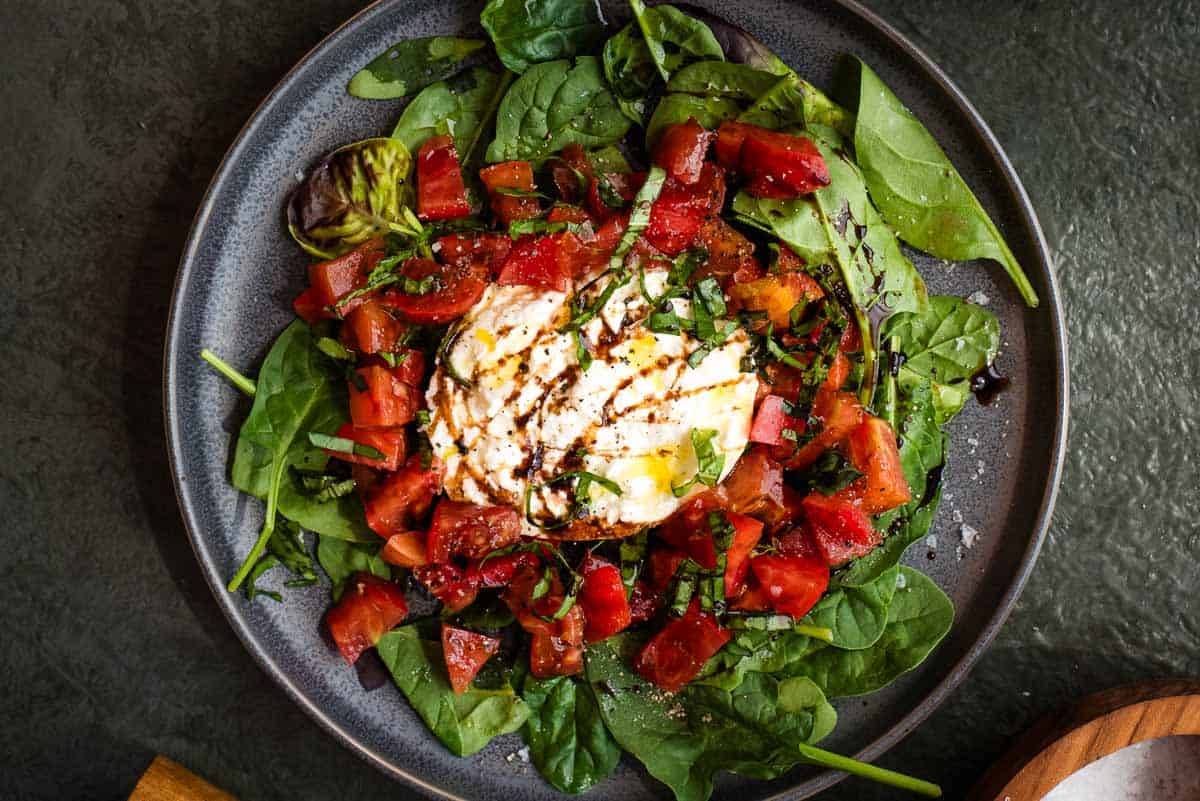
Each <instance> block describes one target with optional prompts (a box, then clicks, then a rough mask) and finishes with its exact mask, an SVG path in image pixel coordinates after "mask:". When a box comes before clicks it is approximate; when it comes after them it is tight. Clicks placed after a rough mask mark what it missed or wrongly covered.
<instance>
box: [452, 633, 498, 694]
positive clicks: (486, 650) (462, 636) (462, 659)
mask: <svg viewBox="0 0 1200 801" xmlns="http://www.w3.org/2000/svg"><path fill="white" fill-rule="evenodd" d="M499 650H500V640H498V639H496V638H495V637H489V636H487V635H486V634H478V633H476V632H474V631H467V630H466V629H459V628H455V627H454V626H449V625H447V624H445V623H443V624H442V655H443V656H444V657H445V659H446V673H447V674H449V676H450V687H451V688H452V689H453V690H454V693H455V695H462V694H463V693H465V692H466V691H467V689H468V688H469V687H470V686H471V681H472V680H473V679H474V678H475V676H476V675H478V674H479V669H480V668H482V667H483V666H484V664H485V663H486V662H487V661H488V660H489V659H491V658H492V656H493V655H494V654H495V653H496V652H497V651H499Z"/></svg>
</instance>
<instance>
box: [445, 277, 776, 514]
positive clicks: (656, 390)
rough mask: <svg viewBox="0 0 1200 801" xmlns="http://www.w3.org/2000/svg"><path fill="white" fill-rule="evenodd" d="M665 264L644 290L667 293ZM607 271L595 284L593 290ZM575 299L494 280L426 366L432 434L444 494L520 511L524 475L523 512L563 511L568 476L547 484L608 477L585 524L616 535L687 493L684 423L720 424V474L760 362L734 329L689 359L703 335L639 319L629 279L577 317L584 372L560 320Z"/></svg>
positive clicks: (567, 503) (744, 424)
mask: <svg viewBox="0 0 1200 801" xmlns="http://www.w3.org/2000/svg"><path fill="white" fill-rule="evenodd" d="M666 275H667V274H666V272H665V271H661V270H656V271H652V272H648V273H647V274H646V288H647V290H648V292H649V293H650V294H651V295H652V296H657V295H659V294H661V293H662V292H663V290H664V288H665V285H666ZM608 280H609V279H608V278H607V277H602V278H601V279H600V280H599V281H598V282H597V285H596V286H595V287H594V288H593V289H592V290H591V292H592V293H593V294H592V296H593V297H595V296H597V295H598V293H599V292H600V291H601V290H602V289H603V288H604V286H605V285H606V283H607V281H608ZM569 300H570V298H569V296H568V295H567V294H565V293H562V292H550V291H542V290H538V289H534V288H532V287H525V286H497V285H493V286H490V287H489V288H488V289H487V291H486V292H485V293H484V295H483V297H482V298H481V299H480V300H479V302H478V303H477V304H476V305H475V307H474V308H472V309H471V311H469V312H468V313H467V315H466V316H465V317H464V318H463V319H462V320H461V321H460V323H459V324H458V326H457V328H456V331H457V334H456V336H455V339H454V340H453V343H452V344H451V345H450V346H449V347H448V348H447V349H446V350H445V352H444V353H443V360H444V361H439V363H438V365H437V368H436V370H435V372H434V375H433V378H432V380H431V383H430V386H429V391H428V394H427V400H428V402H429V408H430V423H429V427H428V433H429V438H430V442H431V443H432V445H433V452H434V454H435V455H437V456H438V457H439V458H440V459H441V460H442V461H443V462H444V463H445V465H446V482H445V488H446V492H447V494H448V495H449V496H450V497H451V498H454V499H456V500H464V501H470V502H472V503H479V504H507V505H511V506H515V507H517V508H518V509H520V510H521V511H522V512H524V504H525V496H526V488H527V486H528V485H529V484H532V485H533V490H532V492H531V494H530V499H529V501H530V503H529V510H530V512H531V513H532V516H533V517H534V518H535V519H539V520H557V519H560V518H563V517H564V516H565V515H567V514H568V513H569V512H570V511H571V506H572V503H571V499H572V494H573V493H572V489H571V487H570V486H569V485H568V484H566V483H563V484H560V485H557V486H551V487H548V488H547V487H545V486H544V485H545V484H546V483H547V482H548V481H550V480H551V479H552V478H554V477H555V476H558V475H561V474H562V473H563V472H564V471H565V470H586V471H588V472H590V473H594V474H596V475H599V476H603V477H605V478H607V479H609V480H611V481H613V482H615V483H616V484H617V485H618V486H619V487H620V488H621V491H622V492H621V495H619V496H618V495H616V494H614V493H611V492H609V491H607V490H606V489H604V488H603V487H601V486H599V485H598V484H593V485H592V487H591V492H590V502H589V504H588V507H587V511H588V516H587V517H586V518H585V522H586V524H587V525H586V526H585V528H588V529H590V531H589V532H588V536H597V537H602V536H624V535H627V534H631V533H633V532H635V531H637V530H639V529H641V528H643V527H645V526H648V525H652V524H654V523H658V522H660V521H662V520H664V519H665V518H667V517H668V516H670V515H671V514H672V513H673V512H674V511H675V510H676V509H678V508H679V506H680V505H681V504H682V503H683V501H684V499H681V498H676V497H675V495H674V493H673V492H672V486H673V485H679V484H682V483H684V482H686V481H687V480H689V479H690V478H691V477H692V476H694V475H695V473H696V470H697V459H696V454H695V451H694V449H693V447H692V444H691V432H692V429H715V430H716V431H717V432H718V434H717V436H716V437H715V438H714V440H713V445H714V447H715V449H716V451H717V452H718V453H721V454H723V455H724V456H725V465H724V470H723V472H722V478H723V477H724V476H725V475H727V474H728V473H729V471H731V470H732V469H733V466H734V464H735V462H736V461H737V458H738V456H740V454H741V452H742V449H743V448H744V447H745V445H746V442H747V439H748V436H749V431H750V421H751V416H752V414H753V410H754V396H755V391H756V388H757V379H756V377H755V376H754V374H753V373H743V372H741V369H740V365H741V359H742V357H743V356H744V355H745V354H746V352H747V350H748V348H749V342H748V340H747V337H746V335H745V333H744V332H743V331H741V330H740V329H739V330H738V331H736V332H735V333H734V334H733V335H732V336H730V338H729V339H728V341H727V342H726V343H725V344H724V345H723V346H721V347H719V348H717V349H715V350H714V351H713V352H712V353H710V354H709V355H708V356H707V357H705V359H704V360H703V361H702V362H700V363H699V364H698V365H697V366H696V367H695V368H691V367H688V365H687V361H686V360H687V357H688V355H689V354H690V353H692V352H693V351H694V350H696V348H697V347H698V344H699V343H698V342H697V341H696V340H695V339H694V338H692V337H690V336H688V335H687V334H681V335H673V334H655V333H653V332H651V331H650V330H649V329H648V328H646V326H645V324H644V318H645V317H646V315H647V313H648V305H647V303H646V301H645V300H644V298H643V297H642V295H641V292H640V288H639V285H638V281H637V279H636V278H635V279H634V280H632V281H630V282H629V283H628V284H626V285H625V286H623V287H621V288H619V289H617V290H616V291H615V292H614V293H613V295H612V297H611V298H610V299H609V301H608V303H606V304H605V306H604V308H603V309H602V310H601V314H599V315H598V316H597V317H595V318H594V319H593V320H591V321H590V322H589V323H588V324H587V325H586V326H585V327H584V329H583V331H582V339H583V341H584V343H585V344H586V346H587V348H588V350H589V351H591V352H592V353H593V354H594V357H593V361H592V364H591V366H590V367H589V368H588V369H587V370H586V371H585V370H581V369H580V366H579V361H578V359H577V357H576V341H575V336H574V335H573V334H570V333H563V332H561V331H560V330H559V329H560V328H562V326H563V325H564V324H565V323H566V322H567V320H568V319H569V318H570V308H569ZM672 303H674V304H675V309H676V312H677V313H678V314H679V315H680V316H682V317H690V316H691V312H690V308H689V305H690V304H689V303H688V301H686V300H682V299H678V300H674V301H672ZM445 362H448V363H449V365H447V364H446V363H445ZM448 367H449V369H448ZM455 376H457V377H458V378H459V379H462V380H464V381H465V382H467V383H466V384H462V383H459V382H458V381H456V380H455ZM581 454H583V455H581ZM527 526H528V528H529V533H531V534H533V533H539V534H540V533H541V532H540V531H538V530H537V529H535V528H534V527H533V526H529V525H528V524H527Z"/></svg>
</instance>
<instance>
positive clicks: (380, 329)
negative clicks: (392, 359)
mask: <svg viewBox="0 0 1200 801" xmlns="http://www.w3.org/2000/svg"><path fill="white" fill-rule="evenodd" d="M406 328H408V326H406V325H405V324H404V323H402V322H400V321H399V320H397V319H396V318H395V317H393V316H392V315H391V313H390V312H389V311H388V310H387V307H386V306H384V305H383V304H382V303H380V302H378V301H376V300H368V301H366V302H365V303H362V304H360V305H359V306H356V307H355V308H354V309H352V310H350V312H349V313H348V314H347V315H346V323H345V325H343V326H342V332H343V334H344V336H343V337H342V339H343V342H344V343H345V344H346V347H348V348H352V349H353V350H357V351H359V352H360V353H390V352H391V351H393V350H395V349H396V342H397V340H399V339H400V337H401V335H403V334H404V331H405V329H406Z"/></svg>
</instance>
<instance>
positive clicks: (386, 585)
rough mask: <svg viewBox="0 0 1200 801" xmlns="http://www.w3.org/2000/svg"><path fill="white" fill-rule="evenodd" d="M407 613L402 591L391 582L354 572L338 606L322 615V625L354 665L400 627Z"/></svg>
mask: <svg viewBox="0 0 1200 801" xmlns="http://www.w3.org/2000/svg"><path fill="white" fill-rule="evenodd" d="M407 614H408V604H407V603H406V602H405V600H404V591H403V590H401V589H400V588H399V587H397V586H396V585H395V584H393V583H392V582H390V581H385V580H384V579H381V578H379V577H378V576H373V575H371V574H370V573H355V574H354V575H353V576H351V577H350V581H348V582H347V583H346V589H345V591H344V592H343V593H342V598H341V600H340V601H338V602H337V605H336V606H334V607H333V608H332V609H330V610H329V612H328V613H326V615H325V625H327V626H329V633H330V634H331V635H332V636H333V641H334V642H335V643H336V644H337V647H338V650H339V651H341V652H342V658H343V659H345V660H346V662H347V663H349V664H351V665H353V664H354V663H355V662H356V661H357V660H358V658H359V657H360V656H361V655H362V652H363V651H365V650H367V649H368V648H371V647H372V646H374V645H375V643H377V642H379V638H380V637H382V636H383V635H385V634H387V633H388V632H389V631H391V630H392V629H393V628H394V627H396V626H397V625H399V624H400V623H401V622H402V621H403V620H404V617H405V616H406V615H407Z"/></svg>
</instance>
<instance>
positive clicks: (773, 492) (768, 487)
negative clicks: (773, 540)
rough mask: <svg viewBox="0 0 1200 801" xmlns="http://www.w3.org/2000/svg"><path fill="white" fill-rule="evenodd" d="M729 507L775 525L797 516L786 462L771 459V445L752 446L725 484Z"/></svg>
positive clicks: (723, 483) (722, 485)
mask: <svg viewBox="0 0 1200 801" xmlns="http://www.w3.org/2000/svg"><path fill="white" fill-rule="evenodd" d="M721 489H722V491H723V493H724V495H725V498H726V503H727V504H728V509H729V511H731V512H737V513H739V514H744V515H750V516H751V517H757V518H758V519H759V520H762V521H763V522H764V523H766V524H767V525H768V526H770V527H771V528H774V527H775V526H777V525H779V524H780V523H782V522H785V521H786V520H787V519H788V518H790V517H792V516H793V510H792V509H790V508H789V505H788V497H787V491H788V488H787V486H786V485H785V484H784V483H783V465H781V464H780V463H779V462H777V461H775V460H774V459H772V458H771V455H770V451H769V449H767V448H763V447H755V448H751V449H750V452H749V453H746V454H743V455H742V458H741V459H738V462H737V465H736V466H735V467H734V468H733V470H732V471H731V472H730V473H729V475H728V476H727V477H726V478H725V481H724V482H722V484H721Z"/></svg>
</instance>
